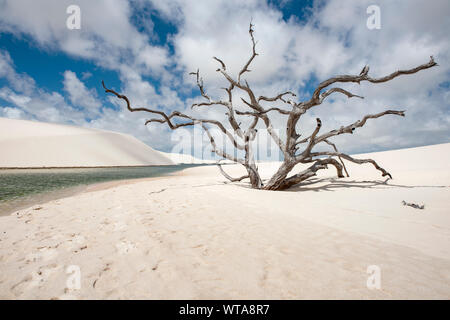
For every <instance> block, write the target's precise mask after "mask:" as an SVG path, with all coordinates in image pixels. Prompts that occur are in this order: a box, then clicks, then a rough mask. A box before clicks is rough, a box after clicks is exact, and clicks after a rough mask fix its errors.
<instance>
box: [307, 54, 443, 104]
mask: <svg viewBox="0 0 450 320" xmlns="http://www.w3.org/2000/svg"><path fill="white" fill-rule="evenodd" d="M436 65H437V63H436V62H435V61H434V58H433V56H431V57H430V61H429V62H428V63H425V64H422V65H420V66H418V67H415V68H412V69H407V70H398V71H395V72H393V73H391V74H389V75H387V76H384V77H380V78H371V77H369V76H368V75H367V73H368V71H369V70H368V68H367V71H365V70H363V72H361V74H360V75H357V76H349V75H342V76H336V77H333V78H330V79H328V80H325V81H323V82H321V83H320V84H319V86H318V87H317V88H316V89H315V90H314V93H313V96H312V98H311V100H310V102H311V101H319V96H320V92H321V91H322V89H325V88H326V87H328V86H330V85H332V84H333V83H336V82H355V83H360V82H361V81H368V82H372V83H381V82H386V81H389V80H392V79H394V78H396V77H398V76H401V75H405V74H413V73H416V72H419V71H420V70H424V69H428V68H431V67H434V66H436Z"/></svg>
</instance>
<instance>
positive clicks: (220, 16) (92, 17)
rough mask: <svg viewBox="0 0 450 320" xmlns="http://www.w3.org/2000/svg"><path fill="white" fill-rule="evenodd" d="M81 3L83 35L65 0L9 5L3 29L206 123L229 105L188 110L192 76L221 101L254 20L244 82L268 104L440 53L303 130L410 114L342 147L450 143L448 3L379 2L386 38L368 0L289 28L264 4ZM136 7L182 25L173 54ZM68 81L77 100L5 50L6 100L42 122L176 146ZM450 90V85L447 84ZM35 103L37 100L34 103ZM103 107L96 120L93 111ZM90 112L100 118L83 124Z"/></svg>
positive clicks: (337, 4)
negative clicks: (70, 24) (20, 69)
mask: <svg viewBox="0 0 450 320" xmlns="http://www.w3.org/2000/svg"><path fill="white" fill-rule="evenodd" d="M78 2H79V5H80V7H81V11H82V29H81V30H79V31H76V30H74V31H70V30H68V29H67V28H65V19H66V17H67V15H66V13H65V8H66V7H67V5H69V4H71V1H66V0H62V1H58V2H55V1H50V0H42V1H39V2H37V1H18V0H14V1H3V2H0V30H3V31H9V32H13V33H15V34H17V35H23V34H25V35H28V36H30V37H32V39H33V40H34V41H35V42H36V43H37V44H38V45H39V46H41V47H43V48H47V49H48V50H57V51H63V52H65V53H67V54H70V55H73V56H76V57H79V58H84V59H89V60H90V61H93V62H94V63H95V64H97V65H98V66H100V67H105V68H108V69H112V70H116V71H117V72H118V74H119V77H120V80H121V81H122V87H121V88H115V89H117V90H119V89H120V90H121V91H122V92H123V93H125V94H127V95H128V96H129V97H130V99H131V101H132V103H133V105H136V106H147V107H152V108H155V109H159V110H164V111H167V112H170V111H172V110H184V111H186V112H193V114H196V115H197V116H199V117H205V118H206V117H209V118H219V119H223V118H224V117H225V115H224V110H223V108H220V107H203V108H202V109H198V110H194V111H191V110H190V108H189V106H190V104H191V103H192V102H193V101H197V100H199V98H200V97H197V98H195V99H185V100H183V99H182V98H181V96H182V95H181V93H186V92H188V91H189V90H190V89H191V88H193V86H194V84H195V81H194V79H193V78H192V77H191V76H188V75H187V73H188V72H190V71H194V70H196V69H197V68H200V72H201V74H202V76H203V77H204V81H205V87H206V89H207V91H208V93H209V94H211V95H212V96H218V97H224V91H223V90H222V89H221V87H223V86H225V85H227V83H226V80H225V79H223V77H222V76H221V75H220V74H219V73H217V72H216V71H215V70H216V69H217V66H218V65H217V62H216V61H214V60H212V56H218V57H220V58H221V59H223V60H224V61H225V63H226V64H227V68H228V70H230V73H231V74H233V75H236V74H237V72H238V71H239V70H240V68H241V67H242V66H243V64H244V63H245V62H246V61H247V59H248V58H249V56H250V53H251V44H250V40H249V37H248V23H249V21H250V18H253V22H254V24H255V38H256V40H257V41H258V43H257V52H258V53H259V56H258V57H257V58H256V59H255V61H254V63H253V64H252V66H251V70H252V72H250V73H248V74H246V76H245V78H246V79H248V81H249V83H250V85H251V87H252V88H253V89H254V90H255V92H256V93H257V94H258V95H259V94H263V95H268V96H271V95H275V94H277V93H279V92H280V91H283V90H287V89H290V90H293V91H296V92H297V93H299V97H300V98H302V99H307V98H308V97H309V94H310V92H308V90H309V89H310V88H309V87H305V86H306V85H307V84H308V81H309V80H311V78H312V77H315V79H318V80H319V81H320V80H324V79H326V78H328V77H331V76H334V75H336V74H342V73H345V74H348V73H350V74H355V73H359V71H360V70H361V68H362V67H363V66H364V65H365V64H369V65H370V67H371V69H370V74H371V75H373V76H379V75H384V74H386V73H390V72H392V71H395V70H396V69H398V68H410V67H413V66H416V65H419V64H422V63H425V62H427V61H428V59H429V56H430V55H434V56H435V58H436V60H437V62H438V63H439V65H440V66H439V67H437V68H433V69H431V70H425V71H422V72H420V73H418V74H415V75H411V76H403V77H400V78H398V79H395V80H394V81H391V82H389V83H387V84H379V85H376V84H365V83H363V84H361V85H360V86H358V85H346V86H344V87H345V88H348V89H351V90H352V92H355V93H356V94H360V95H363V96H365V99H364V100H359V99H351V100H347V99H346V98H345V97H339V96H338V95H335V96H333V99H329V100H328V101H327V102H326V103H324V104H323V105H321V106H318V107H316V108H314V109H313V110H312V112H311V114H307V115H305V116H304V117H303V119H302V120H301V121H300V123H299V129H300V131H301V132H303V133H304V134H307V133H308V132H311V130H312V128H313V127H314V125H315V118H316V117H317V116H319V117H321V119H322V121H323V124H324V125H323V129H322V130H324V131H325V130H328V129H332V128H335V127H339V126H341V125H342V124H349V123H351V122H353V121H355V120H357V119H359V118H361V117H362V116H363V115H365V114H367V113H375V112H379V111H381V110H384V109H385V108H386V107H388V106H389V107H398V108H399V109H406V110H407V113H406V114H407V116H406V118H397V117H394V116H392V117H386V118H381V119H378V120H374V121H373V122H371V123H369V124H368V125H367V127H365V128H362V129H360V130H358V132H357V133H356V134H355V135H347V136H345V135H344V136H340V137H338V138H337V139H336V142H338V144H339V146H340V148H341V150H343V151H347V152H358V151H364V150H367V149H377V148H395V147H406V146H412V145H418V144H429V143H437V142H445V141H448V140H449V136H450V135H449V133H450V122H449V116H448V114H449V93H448V81H449V74H450V54H449V53H450V40H449V38H448V34H447V33H448V30H450V20H449V19H447V16H448V14H449V13H450V3H449V2H448V1H446V0H436V1H433V2H432V3H428V2H423V1H418V0H414V1H408V2H407V3H406V2H398V1H378V2H377V3H378V4H379V5H380V8H381V29H380V30H369V29H367V27H366V19H367V17H368V15H367V13H366V8H367V6H368V5H370V4H372V1H366V0H364V1H358V2H356V1H342V0H339V1H338V0H330V1H328V2H325V3H321V5H320V6H318V5H316V6H315V7H314V9H313V10H312V15H311V16H310V17H309V20H308V21H301V22H300V21H298V19H295V18H292V19H290V20H288V21H285V20H283V19H282V13H281V12H280V11H278V10H277V9H275V8H274V6H268V5H267V4H265V3H264V2H261V1H256V0H251V1H238V0H226V1H225V0H224V1H206V2H204V1H186V0H173V1H150V0H135V1H133V2H132V4H130V3H129V2H127V1H124V0H121V1H115V2H114V5H112V4H111V2H110V1H107V0H98V1H87V0H86V1H78ZM24 4H26V5H24ZM134 5H136V6H137V7H138V8H139V6H141V8H142V6H146V5H151V7H152V9H153V10H157V11H158V13H159V14H160V15H161V16H162V17H163V18H164V19H167V20H168V21H170V22H171V23H173V24H175V25H176V26H177V28H178V31H177V33H176V34H175V35H173V36H172V37H169V41H171V44H173V47H174V50H175V53H174V55H172V56H171V55H170V52H169V50H168V44H166V45H164V46H160V45H155V44H152V39H153V38H154V36H155V35H154V34H143V33H141V32H139V31H138V30H137V29H136V27H135V26H134V24H133V21H131V16H132V11H133V6H134ZM99 12H101V14H99ZM139 23H142V21H141V22H139ZM152 27H153V23H151V22H150V21H149V22H148V23H146V25H145V26H144V30H146V32H150V33H151V32H152ZM173 66H174V67H175V70H176V72H180V73H181V74H183V76H182V77H181V78H175V74H172V73H170V72H169V70H171V67H173ZM176 74H178V73H176ZM64 76H65V77H64V88H65V91H66V92H67V94H68V100H69V101H70V102H71V104H68V103H67V102H66V101H65V99H64V97H63V96H62V95H61V94H60V93H56V92H46V91H45V90H44V89H41V88H36V85H35V83H34V82H33V79H31V78H30V77H28V76H26V75H24V74H19V73H17V72H16V71H15V70H14V68H13V64H12V61H11V58H10V57H9V55H8V54H7V53H2V54H0V77H4V78H6V79H7V80H8V81H9V84H10V87H11V88H8V89H5V88H2V89H1V90H0V94H1V95H2V97H5V98H4V99H5V100H6V101H8V102H10V103H12V104H14V105H15V106H18V107H20V108H21V109H23V110H24V112H25V113H30V114H33V115H35V116H36V117H38V118H39V119H45V117H48V119H53V121H62V122H67V121H74V122H75V123H79V124H83V125H88V126H94V127H97V128H104V129H110V130H118V131H123V132H127V133H132V134H135V135H136V136H137V137H138V138H140V139H143V140H144V141H145V142H147V143H149V144H150V145H152V146H155V147H159V148H164V149H166V150H167V149H168V148H170V145H171V143H172V142H170V139H168V135H169V134H170V131H169V130H168V129H167V127H166V126H164V125H160V124H155V125H151V126H149V127H148V128H146V127H144V126H143V124H142V123H143V121H144V120H145V119H147V118H150V117H152V115H149V114H137V113H129V112H128V111H127V110H125V109H124V104H123V101H118V100H115V99H113V100H111V101H115V104H116V105H117V106H120V108H118V109H117V110H112V109H103V113H98V110H99V109H100V107H101V102H100V100H101V98H102V96H101V97H98V96H96V94H95V91H94V90H92V89H90V88H87V87H86V85H85V84H84V83H83V82H82V81H81V80H80V79H79V78H78V77H77V76H76V75H75V74H74V73H72V72H70V71H66V73H65V75H64ZM148 77H152V78H153V79H154V80H155V79H156V81H160V86H159V87H158V88H155V86H154V85H153V84H152V82H150V81H149V80H148ZM81 78H82V79H83V80H84V79H86V78H85V77H84V76H82V77H81ZM444 82H447V85H446V86H445V85H444V86H441V87H440V84H442V83H444ZM27 97H28V98H29V99H31V100H29V101H27ZM330 98H331V97H330ZM106 99H111V97H110V96H108V97H107V98H106ZM235 101H236V102H237V108H241V109H242V108H244V106H242V104H240V103H239V97H236V98H235ZM332 101H334V102H333V103H332ZM74 106H77V107H81V108H82V110H79V109H78V108H75V107H74ZM95 110H97V111H95ZM94 111H95V112H97V113H94V114H92V112H94ZM86 116H89V117H90V116H94V118H93V120H92V121H90V122H86V121H85V117H86ZM271 116H273V119H274V120H273V121H274V124H275V125H276V126H277V127H278V128H283V127H284V125H285V120H286V118H285V116H280V115H278V114H275V113H274V114H271ZM242 121H243V122H245V121H248V118H243V119H242ZM300 126H301V127H300ZM281 131H282V132H283V131H284V130H281Z"/></svg>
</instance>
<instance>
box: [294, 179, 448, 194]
mask: <svg viewBox="0 0 450 320" xmlns="http://www.w3.org/2000/svg"><path fill="white" fill-rule="evenodd" d="M315 185H317V186H315ZM449 187H450V186H439V185H402V184H395V183H392V181H391V179H390V178H387V179H386V180H362V181H357V180H350V181H349V180H341V179H336V178H314V179H310V180H308V181H305V182H304V183H301V184H298V185H296V186H294V187H292V188H290V189H288V190H285V191H288V192H304V191H316V192H318V191H335V190H339V189H343V188H362V189H386V188H408V189H410V188H449Z"/></svg>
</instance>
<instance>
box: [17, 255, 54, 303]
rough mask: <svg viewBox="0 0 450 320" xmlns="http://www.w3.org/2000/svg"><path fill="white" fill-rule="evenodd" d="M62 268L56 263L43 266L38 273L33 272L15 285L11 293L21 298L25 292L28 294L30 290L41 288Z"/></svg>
mask: <svg viewBox="0 0 450 320" xmlns="http://www.w3.org/2000/svg"><path fill="white" fill-rule="evenodd" d="M61 268H62V266H60V265H57V264H56V263H52V264H49V265H46V266H41V267H39V269H38V270H37V271H33V272H31V273H30V274H28V275H27V276H26V277H25V278H23V279H22V280H21V281H20V282H18V283H16V284H14V285H13V286H12V287H11V292H13V293H14V295H16V296H20V295H21V294H23V293H24V292H27V291H28V290H29V289H31V288H33V287H36V286H40V285H42V284H44V283H45V282H47V280H48V278H49V277H50V276H51V275H52V274H53V273H55V272H56V271H58V270H59V269H61Z"/></svg>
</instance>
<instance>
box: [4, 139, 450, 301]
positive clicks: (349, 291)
mask: <svg viewBox="0 0 450 320" xmlns="http://www.w3.org/2000/svg"><path fill="white" fill-rule="evenodd" d="M449 155H450V144H441V145H435V146H427V147H421V148H413V149H404V150H396V151H388V152H381V153H375V154H371V155H370V157H372V158H374V159H375V160H377V161H379V163H380V165H382V166H383V167H385V168H386V169H388V170H389V171H390V172H391V173H392V175H393V176H394V180H390V181H388V182H387V183H384V179H381V176H380V175H379V173H378V172H377V171H376V170H375V169H374V168H373V167H372V166H370V165H362V166H358V165H351V164H348V165H347V168H348V169H349V172H350V175H351V176H350V178H343V179H335V171H334V170H332V169H329V170H328V171H323V172H322V173H320V175H319V176H318V177H317V179H316V180H315V181H314V182H315V183H313V184H305V185H303V186H301V187H298V188H296V189H293V190H291V191H285V192H270V191H258V190H251V189H249V188H248V187H247V186H246V184H245V183H238V184H227V183H224V181H225V180H224V178H223V177H222V176H221V175H220V174H219V172H218V170H217V168H215V167H197V168H190V169H187V170H185V171H183V172H181V173H179V174H177V175H176V176H171V177H163V178H158V179H150V180H148V181H142V180H141V181H138V182H133V183H131V182H130V183H121V184H117V183H115V184H112V185H109V186H108V185H105V184H103V185H101V186H95V187H92V188H90V189H89V191H87V192H84V193H82V194H78V195H76V196H72V197H69V198H64V199H59V200H54V201H51V202H48V203H43V204H40V205H36V206H33V207H32V208H28V209H25V210H21V211H20V212H17V213H14V214H12V215H10V216H4V217H0V298H3V299H28V298H38V299H67V298H69V299H117V298H119V299H131V298H148V299H316V298H321V299H370V298H375V299H397V298H406V299H413V298H423V299H434V298H443V299H449V298H450V203H449V199H450V192H449V191H450V183H449V182H450V162H449V161H448V159H449ZM357 157H359V158H363V157H364V155H359V156H357ZM260 167H261V168H262V169H263V172H266V173H269V172H270V171H273V170H274V169H275V168H276V164H273V163H272V164H271V163H265V164H261V165H260ZM224 169H225V170H226V171H228V172H229V173H230V174H233V175H236V176H237V175H239V174H240V173H242V172H243V171H242V169H241V168H240V167H238V166H236V165H227V166H224ZM402 200H405V201H407V202H414V203H418V204H425V209H424V210H419V209H414V208H411V207H407V206H403V205H402V203H401V202H402ZM374 265H375V266H377V267H378V268H379V270H380V284H381V288H380V289H369V288H368V287H367V279H368V277H369V276H370V274H368V273H367V270H368V267H369V266H374ZM377 267H375V268H377ZM77 268H79V269H77ZM371 268H374V267H369V270H373V269H371ZM74 270H79V271H80V279H81V286H80V288H79V289H78V287H77V286H74V285H73V284H74V283H76V281H75V282H73V279H74V278H73V276H75V275H76V274H78V273H77V271H74Z"/></svg>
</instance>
